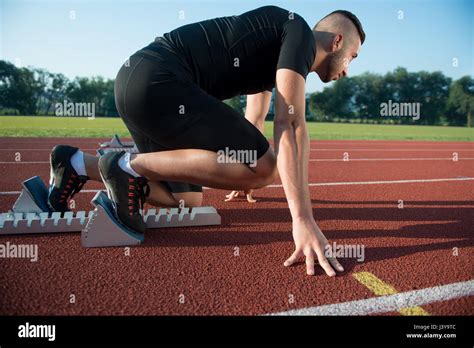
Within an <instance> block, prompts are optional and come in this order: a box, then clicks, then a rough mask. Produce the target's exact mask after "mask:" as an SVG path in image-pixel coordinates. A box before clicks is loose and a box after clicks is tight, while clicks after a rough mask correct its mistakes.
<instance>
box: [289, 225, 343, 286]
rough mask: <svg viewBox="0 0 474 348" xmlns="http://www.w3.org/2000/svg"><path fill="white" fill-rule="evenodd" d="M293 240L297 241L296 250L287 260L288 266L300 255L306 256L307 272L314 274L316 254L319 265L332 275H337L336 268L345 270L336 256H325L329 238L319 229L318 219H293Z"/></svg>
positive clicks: (341, 270) (340, 270)
mask: <svg viewBox="0 0 474 348" xmlns="http://www.w3.org/2000/svg"><path fill="white" fill-rule="evenodd" d="M293 240H294V241H295V251H294V252H293V254H292V255H291V256H290V257H289V259H288V260H286V261H285V263H284V265H285V266H286V267H288V266H291V265H292V264H294V263H295V262H297V261H298V259H299V258H300V257H303V256H304V257H305V258H306V273H307V274H308V275H314V259H315V256H316V257H317V260H318V262H319V265H320V266H321V267H322V268H323V269H324V271H325V272H326V274H327V275H328V276H330V277H333V276H335V275H336V272H335V271H334V269H336V270H338V271H339V272H343V271H344V268H343V267H342V266H341V264H340V263H339V262H338V261H337V260H336V258H335V257H327V258H326V256H325V250H326V247H329V243H328V240H327V239H326V237H325V236H324V234H323V233H322V232H321V230H320V229H319V227H318V225H317V224H316V221H314V219H313V218H312V217H311V218H307V219H297V220H294V221H293Z"/></svg>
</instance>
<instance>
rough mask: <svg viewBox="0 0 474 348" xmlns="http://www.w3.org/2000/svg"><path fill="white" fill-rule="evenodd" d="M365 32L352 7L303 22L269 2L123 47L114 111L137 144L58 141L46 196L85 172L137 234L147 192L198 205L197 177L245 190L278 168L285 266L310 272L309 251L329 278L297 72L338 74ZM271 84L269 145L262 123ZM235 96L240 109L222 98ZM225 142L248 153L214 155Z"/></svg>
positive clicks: (164, 200)
mask: <svg viewBox="0 0 474 348" xmlns="http://www.w3.org/2000/svg"><path fill="white" fill-rule="evenodd" d="M364 40H365V33H364V31H363V29H362V26H361V24H360V22H359V20H358V19H357V18H356V17H355V16H354V15H353V14H352V13H350V12H347V11H335V12H332V13H331V14H329V15H327V16H326V17H324V18H323V19H322V20H320V21H319V22H318V23H317V24H316V26H315V27H314V28H313V29H312V30H311V28H310V27H309V26H308V24H307V23H306V22H305V20H304V19H303V18H302V17H301V16H299V15H298V14H296V13H292V12H289V11H287V10H285V9H282V8H279V7H276V6H265V7H261V8H258V9H256V10H253V11H249V12H246V13H243V14H241V15H238V16H230V17H221V18H215V19H211V20H206V21H202V22H198V23H194V24H189V25H185V26H182V27H180V28H178V29H175V30H173V31H171V32H169V33H166V34H164V35H163V36H162V37H158V38H156V39H155V41H154V42H152V43H151V44H150V45H148V46H147V47H145V48H143V49H141V50H139V51H138V52H136V53H135V54H133V55H132V56H131V57H130V59H129V60H128V61H127V63H126V64H124V65H123V66H122V67H121V69H120V71H119V73H118V75H117V78H116V81H115V101H116V106H117V109H118V111H119V114H120V116H121V118H122V119H123V121H124V122H125V124H126V126H127V128H128V130H129V131H130V133H131V135H132V137H133V139H134V141H135V143H136V145H137V147H138V149H139V151H140V154H136V155H130V154H128V153H124V152H119V153H117V152H115V153H114V152H111V153H107V154H105V155H104V156H102V157H100V158H96V157H94V156H91V155H88V154H85V153H83V152H82V151H80V150H79V149H77V148H75V147H71V146H65V145H58V146H56V147H55V148H54V149H53V151H52V153H51V182H50V194H49V204H50V206H51V207H52V209H54V210H56V211H65V210H67V202H68V199H69V198H71V197H72V195H74V194H75V193H77V192H79V191H80V189H81V188H82V186H83V185H84V183H85V182H86V181H87V180H96V181H103V182H104V184H105V186H106V188H107V191H108V194H109V197H110V198H111V199H112V200H113V202H114V205H115V208H116V213H117V216H118V218H119V220H120V221H121V223H123V224H124V225H125V226H127V227H129V228H130V229H133V230H134V231H136V232H137V233H143V231H144V230H145V227H146V226H145V223H144V222H143V219H142V216H141V215H140V208H141V207H142V206H143V204H144V202H145V201H146V202H148V203H150V204H152V205H156V206H161V207H164V206H178V202H179V201H181V200H184V202H185V205H186V206H188V207H193V206H199V205H200V204H201V202H202V186H207V187H213V188H219V189H230V190H232V189H235V190H244V191H249V190H252V189H257V188H261V187H264V186H266V185H269V184H271V183H272V182H273V181H274V180H275V178H276V176H277V173H279V175H280V178H281V181H282V183H283V187H284V190H285V195H286V198H287V200H288V203H289V207H290V212H291V217H292V221H293V239H294V242H295V251H294V252H293V254H292V255H291V256H290V257H289V258H288V259H287V260H286V261H285V263H284V265H285V266H290V265H292V264H293V263H295V262H296V261H297V260H298V258H300V257H303V256H304V257H305V259H306V271H307V274H309V275H312V274H314V262H315V259H317V261H318V262H319V264H320V266H321V267H322V268H323V269H324V271H325V272H326V274H327V275H329V276H334V275H335V274H336V272H335V270H337V271H343V268H342V266H341V265H340V264H339V262H338V261H337V260H336V259H335V258H326V257H325V255H324V250H325V246H326V245H327V244H328V241H327V239H326V238H325V236H324V235H323V233H322V232H321V230H320V229H319V227H318V225H317V224H316V222H315V220H314V217H313V212H312V207H311V200H310V194H309V188H308V159H309V136H308V132H307V129H306V122H305V81H306V77H307V75H308V74H309V73H310V72H316V73H317V74H318V76H319V78H320V79H321V80H322V81H323V82H329V81H332V80H337V79H339V78H341V77H344V76H346V74H347V67H348V65H349V63H350V62H351V61H352V59H354V58H356V57H357V54H358V51H359V49H360V46H361V45H362V43H363V42H364ZM274 87H275V88H276V93H275V120H274V133H273V139H274V144H275V150H273V149H272V147H271V146H270V145H269V143H268V141H267V140H266V139H265V137H264V136H263V135H262V133H261V132H260V130H261V129H263V122H264V120H265V116H266V114H267V112H268V108H269V104H270V98H271V90H272V89H273V88H274ZM242 94H246V95H247V110H246V118H244V117H242V116H241V115H240V114H238V113H237V112H236V111H235V110H234V109H232V108H231V107H229V106H228V105H226V104H225V103H223V102H222V100H224V99H228V98H231V97H233V96H236V95H242ZM226 151H227V152H226ZM229 151H234V152H236V153H239V154H250V156H246V158H247V160H245V161H237V162H236V161H235V158H234V160H225V159H226V158H224V160H223V157H222V153H223V152H225V153H230V152H229ZM252 154H254V155H255V156H251V155H252ZM227 159H228V158H227ZM249 159H251V160H249ZM277 169H278V170H277Z"/></svg>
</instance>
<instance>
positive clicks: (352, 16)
mask: <svg viewBox="0 0 474 348" xmlns="http://www.w3.org/2000/svg"><path fill="white" fill-rule="evenodd" d="M335 13H339V14H341V15H343V16H344V17H346V18H348V19H350V21H351V22H352V23H353V24H354V25H355V27H356V28H357V32H358V33H359V36H360V43H361V44H363V43H364V41H365V32H364V29H363V28H362V23H361V22H360V20H359V18H357V16H356V15H355V14H353V13H352V12H349V11H346V10H336V11H333V12H331V13H330V14H328V15H327V16H325V17H324V18H326V17H329V16H330V15H332V14H335ZM324 18H322V19H321V21H322V20H323V19H324ZM321 21H319V22H321ZM319 22H318V23H316V25H315V26H314V29H313V30H315V29H316V27H317V26H318V24H319Z"/></svg>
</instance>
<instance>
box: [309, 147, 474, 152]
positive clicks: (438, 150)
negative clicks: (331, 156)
mask: <svg viewBox="0 0 474 348" xmlns="http://www.w3.org/2000/svg"><path fill="white" fill-rule="evenodd" d="M311 151H346V152H349V151H377V152H389V151H392V152H399V151H400V152H401V151H412V152H428V151H432V152H451V151H454V152H456V151H457V152H461V151H474V148H471V149H446V148H444V149H351V148H341V149H314V148H312V149H311Z"/></svg>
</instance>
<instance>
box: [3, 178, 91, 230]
mask: <svg viewBox="0 0 474 348" xmlns="http://www.w3.org/2000/svg"><path fill="white" fill-rule="evenodd" d="M22 185H23V189H22V190H21V193H20V196H19V197H18V199H17V200H16V202H15V204H13V208H12V210H11V211H10V212H8V213H2V214H0V235H7V234H30V233H63V232H77V231H80V230H81V229H82V228H83V226H84V224H85V222H86V220H87V219H88V218H89V214H90V213H86V212H85V211H79V212H76V213H73V212H72V211H69V212H65V213H60V212H52V211H51V210H50V209H49V207H48V189H47V187H46V185H45V184H44V183H43V181H42V180H41V178H40V177H39V176H34V177H32V178H30V179H28V180H25V181H24V182H23V184H22Z"/></svg>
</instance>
